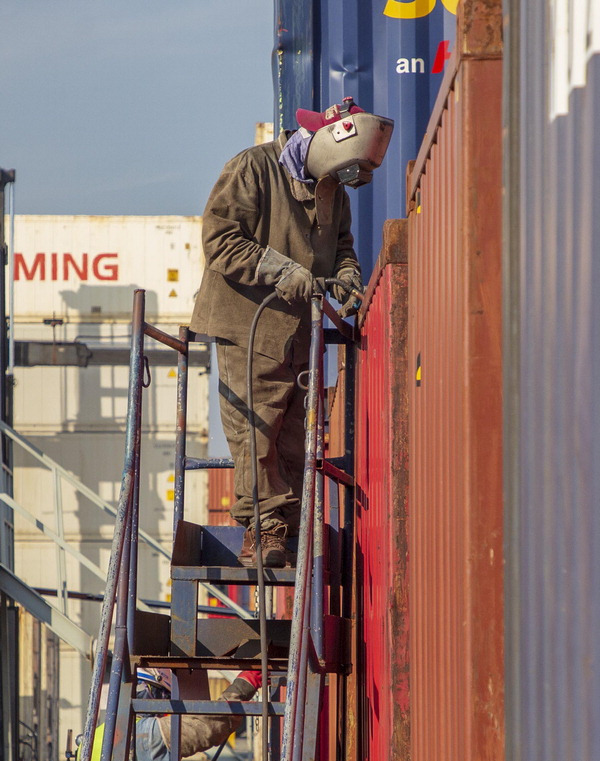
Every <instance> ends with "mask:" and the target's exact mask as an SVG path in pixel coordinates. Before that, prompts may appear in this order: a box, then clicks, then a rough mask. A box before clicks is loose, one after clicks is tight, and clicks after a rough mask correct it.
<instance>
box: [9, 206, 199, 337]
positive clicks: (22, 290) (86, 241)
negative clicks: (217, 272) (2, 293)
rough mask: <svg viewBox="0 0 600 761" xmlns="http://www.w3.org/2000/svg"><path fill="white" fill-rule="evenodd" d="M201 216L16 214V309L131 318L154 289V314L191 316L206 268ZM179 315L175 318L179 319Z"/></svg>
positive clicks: (152, 317)
mask: <svg viewBox="0 0 600 761" xmlns="http://www.w3.org/2000/svg"><path fill="white" fill-rule="evenodd" d="M201 232H202V221H201V218H200V217H176V216H163V217H144V216H136V217H119V216H114V217H103V216H39V215H30V214H24V215H20V214H17V215H16V217H15V242H14V246H15V251H14V281H15V284H14V287H15V315H18V317H19V319H20V320H21V321H23V320H25V318H28V317H30V318H32V320H33V321H35V322H39V321H40V320H43V319H48V318H58V319H62V320H64V321H65V322H66V321H71V322H91V323H99V322H103V323H106V322H108V321H113V320H121V321H125V322H127V321H129V319H130V317H131V304H132V293H133V291H134V290H135V289H136V288H144V289H145V290H146V316H147V318H148V321H149V322H156V321H157V320H158V319H159V318H160V319H161V320H162V321H169V322H170V321H174V322H175V323H179V322H182V321H183V323H184V324H187V323H188V322H189V319H190V315H191V312H192V309H193V305H194V294H195V292H196V291H197V290H198V288H199V287H200V276H201V273H202V266H203V256H202V242H201ZM171 318H172V320H171Z"/></svg>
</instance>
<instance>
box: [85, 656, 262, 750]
mask: <svg viewBox="0 0 600 761" xmlns="http://www.w3.org/2000/svg"><path fill="white" fill-rule="evenodd" d="M260 684H261V675H260V671H242V672H241V673H240V674H238V676H237V677H236V678H235V679H234V680H233V682H232V683H231V684H230V685H229V686H228V687H226V688H225V690H224V691H223V692H222V693H221V697H220V698H219V700H227V701H237V700H250V699H251V698H252V697H253V696H254V694H255V692H256V690H257V689H258V688H259V687H260ZM136 697H137V698H154V699H164V700H168V699H169V698H170V697H171V672H170V671H169V669H153V668H150V669H138V672H137V685H136ZM241 722H242V717H241V716H235V715H223V716H195V715H192V714H186V715H184V716H182V717H181V756H182V758H187V757H188V756H193V755H195V754H196V753H200V752H201V751H205V750H208V748H212V747H213V746H215V745H221V743H223V742H224V741H225V740H226V739H227V738H228V737H229V735H230V734H232V732H235V730H236V729H237V728H238V727H239V726H240V724H241ZM103 737H104V724H100V725H99V726H98V728H97V729H96V732H95V733H94V743H93V746H92V761H100V756H101V751H102V739H103ZM78 746H79V747H78V749H77V754H76V760H77V761H78V760H79V757H80V753H81V744H80V741H79V739H78ZM170 748H171V716H170V715H167V716H148V715H147V716H138V717H137V720H136V725H135V752H133V753H132V754H131V757H132V758H133V759H134V761H168V759H169V758H170Z"/></svg>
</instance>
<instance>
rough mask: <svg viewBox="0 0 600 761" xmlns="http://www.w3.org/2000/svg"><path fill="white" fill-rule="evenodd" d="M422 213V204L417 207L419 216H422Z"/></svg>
mask: <svg viewBox="0 0 600 761" xmlns="http://www.w3.org/2000/svg"><path fill="white" fill-rule="evenodd" d="M420 213H421V204H419V205H418V206H417V214H420Z"/></svg>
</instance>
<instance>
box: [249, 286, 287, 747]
mask: <svg viewBox="0 0 600 761" xmlns="http://www.w3.org/2000/svg"><path fill="white" fill-rule="evenodd" d="M278 296H279V294H278V293H277V291H273V293H271V294H269V295H268V296H267V298H266V299H264V301H263V302H262V303H261V305H260V306H259V307H258V309H257V310H256V314H255V315H254V319H253V320H252V325H251V326H250V334H249V336H248V364H247V370H246V373H247V375H246V383H247V389H246V393H247V396H248V425H249V427H250V462H251V463H252V503H253V505H254V536H255V541H256V567H257V574H256V575H257V580H258V608H259V610H258V620H259V628H260V668H261V673H262V721H263V726H262V757H263V761H268V757H269V733H268V716H269V685H268V672H267V610H266V594H265V576H264V569H263V559H262V540H261V525H260V504H259V500H258V458H257V454H256V421H255V417H254V393H253V389H252V358H253V355H254V339H255V337H256V326H257V325H258V320H259V318H260V316H261V314H262V313H263V311H264V310H265V308H266V307H267V306H268V305H269V304H270V303H271V302H272V301H273V300H274V299H276V298H278Z"/></svg>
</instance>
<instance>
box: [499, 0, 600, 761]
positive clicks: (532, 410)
mask: <svg viewBox="0 0 600 761" xmlns="http://www.w3.org/2000/svg"><path fill="white" fill-rule="evenodd" d="M506 11H507V22H508V23H507V31H508V58H507V65H506V80H507V98H506V104H507V109H506V112H505V126H506V130H507V133H508V140H507V143H506V152H505V155H506V171H505V182H506V186H505V195H506V199H507V204H506V235H505V241H506V246H505V273H506V279H505V284H506V298H505V315H506V324H507V330H506V344H505V352H506V357H507V362H506V386H505V398H506V450H505V453H506V465H507V467H506V494H507V524H506V545H507V637H508V638H507V646H508V650H507V656H508V657H507V688H508V692H507V707H508V715H507V719H508V721H507V742H508V747H507V752H508V755H507V758H510V759H512V760H514V761H559V760H560V761H564V760H565V759H573V761H584V760H585V761H588V759H590V760H591V759H598V758H600V637H599V636H598V633H599V632H600V585H599V583H598V580H599V579H600V510H599V506H600V404H599V401H598V400H599V395H598V389H600V352H599V351H598V326H599V325H600V256H599V246H600V243H599V242H600V141H599V140H598V125H599V124H600V6H599V3H598V2H597V1H596V2H591V3H569V2H566V0H549V1H548V0H529V1H528V2H527V3H524V2H516V1H514V0H510V1H509V2H506Z"/></svg>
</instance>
